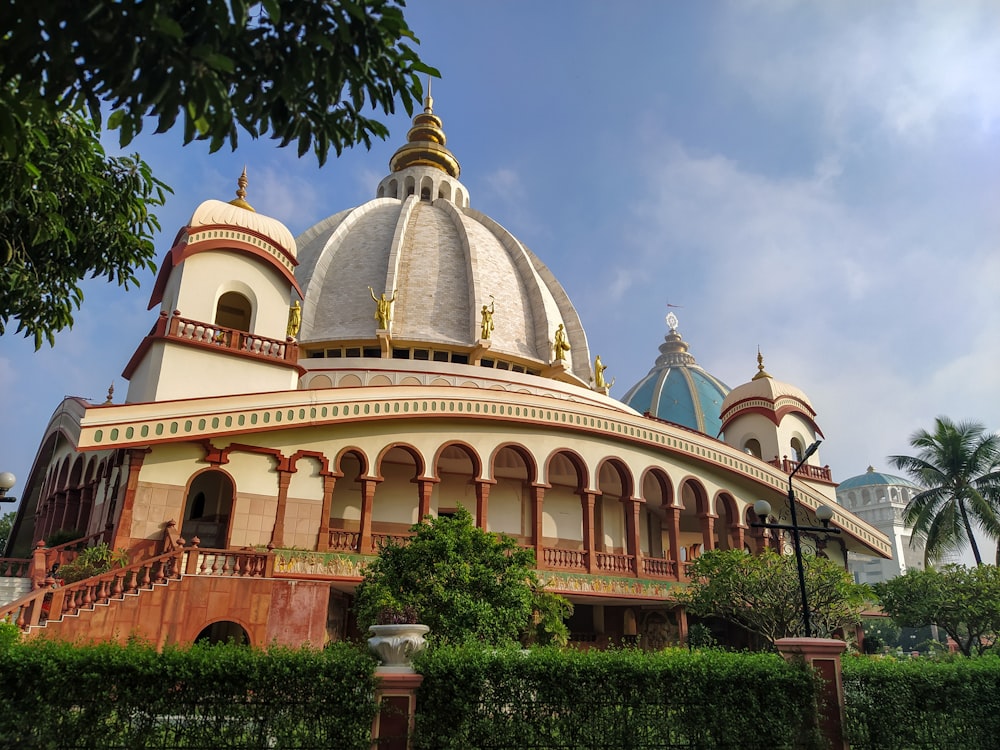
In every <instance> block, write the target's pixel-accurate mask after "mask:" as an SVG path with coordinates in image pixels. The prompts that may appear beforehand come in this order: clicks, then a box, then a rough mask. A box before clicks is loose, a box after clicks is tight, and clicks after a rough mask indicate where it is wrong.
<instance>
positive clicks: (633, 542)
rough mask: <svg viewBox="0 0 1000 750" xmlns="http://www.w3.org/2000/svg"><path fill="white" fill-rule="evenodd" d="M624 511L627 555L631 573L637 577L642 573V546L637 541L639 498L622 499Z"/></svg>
mask: <svg viewBox="0 0 1000 750" xmlns="http://www.w3.org/2000/svg"><path fill="white" fill-rule="evenodd" d="M622 505H623V506H624V509H625V533H626V536H627V539H626V542H627V544H628V554H630V555H631V556H632V565H633V566H634V568H635V570H634V571H633V573H634V574H635V575H636V577H638V576H639V575H640V574H641V573H642V544H641V543H640V541H639V509H640V507H639V498H637V497H623V498H622Z"/></svg>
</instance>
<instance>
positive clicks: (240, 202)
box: [229, 164, 257, 213]
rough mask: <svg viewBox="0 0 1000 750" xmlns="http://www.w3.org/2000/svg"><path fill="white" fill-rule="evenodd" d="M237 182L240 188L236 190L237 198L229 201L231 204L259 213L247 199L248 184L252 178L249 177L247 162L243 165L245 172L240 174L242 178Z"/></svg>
mask: <svg viewBox="0 0 1000 750" xmlns="http://www.w3.org/2000/svg"><path fill="white" fill-rule="evenodd" d="M236 184H237V185H239V188H238V189H237V191H236V199H235V200H231V201H229V205H231V206H239V207H240V208H245V209H246V210H247V211H253V212H254V213H257V211H256V210H255V209H254V207H253V206H251V205H250V204H249V203H247V201H246V197H247V185H249V184H250V180H248V179H247V168H246V165H245V164H244V165H243V174H241V175H240V178H239V179H238V180H237V181H236Z"/></svg>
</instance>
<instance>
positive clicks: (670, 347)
mask: <svg viewBox="0 0 1000 750" xmlns="http://www.w3.org/2000/svg"><path fill="white" fill-rule="evenodd" d="M667 325H668V326H670V333H668V334H667V336H666V337H665V339H664V342H663V344H661V345H660V356H659V357H657V358H656V363H655V364H654V365H653V369H651V370H650V371H649V373H648V374H647V375H646V377H644V378H643V379H642V380H640V381H639V382H638V383H636V384H635V385H634V386H632V388H630V389H629V391H628V393H626V394H625V397H624V398H623V399H622V401H623V402H624V403H625V404H627V405H628V406H631V407H632V408H633V409H635V410H636V411H638V412H642V413H647V412H648V413H649V414H652V415H653V416H655V417H658V418H660V419H665V420H667V421H669V422H674V423H675V424H679V425H683V426H684V427H689V428H690V429H692V430H698V431H699V432H703V433H705V434H706V435H711V436H712V437H716V436H717V435H718V434H719V431H720V430H721V428H722V421H721V419H720V414H721V413H722V401H723V399H724V398H725V397H726V394H727V393H729V386H727V385H726V384H725V383H723V382H722V381H721V380H719V379H718V378H716V377H713V376H712V375H710V374H709V373H708V372H706V371H705V370H704V368H702V367H701V366H700V365H698V363H697V362H695V359H694V357H693V356H691V355H690V354H689V353H688V344H687V342H686V341H684V340H683V339H682V338H681V336H680V334H679V333H677V316H675V315H674V314H673V313H670V314H669V315H668V316H667Z"/></svg>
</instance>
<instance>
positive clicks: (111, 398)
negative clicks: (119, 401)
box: [104, 380, 115, 406]
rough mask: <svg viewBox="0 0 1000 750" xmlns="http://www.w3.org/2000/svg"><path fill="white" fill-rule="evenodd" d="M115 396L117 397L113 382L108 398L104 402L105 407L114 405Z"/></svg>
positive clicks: (112, 382)
mask: <svg viewBox="0 0 1000 750" xmlns="http://www.w3.org/2000/svg"><path fill="white" fill-rule="evenodd" d="M114 396H115V381H113V380H112V381H111V385H109V386H108V397H107V399H106V400H105V401H104V405H105V406H107V405H108V404H113V403H114Z"/></svg>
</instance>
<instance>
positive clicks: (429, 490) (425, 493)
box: [417, 478, 440, 522]
mask: <svg viewBox="0 0 1000 750" xmlns="http://www.w3.org/2000/svg"><path fill="white" fill-rule="evenodd" d="M439 481H440V480H438V479H427V478H425V479H418V480H417V486H418V488H419V491H420V498H419V503H420V507H419V508H418V509H417V521H418V522H420V521H423V520H424V519H425V518H426V517H427V516H429V515H430V514H431V495H433V494H434V485H435V484H437V483H438V482H439Z"/></svg>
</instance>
